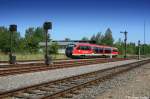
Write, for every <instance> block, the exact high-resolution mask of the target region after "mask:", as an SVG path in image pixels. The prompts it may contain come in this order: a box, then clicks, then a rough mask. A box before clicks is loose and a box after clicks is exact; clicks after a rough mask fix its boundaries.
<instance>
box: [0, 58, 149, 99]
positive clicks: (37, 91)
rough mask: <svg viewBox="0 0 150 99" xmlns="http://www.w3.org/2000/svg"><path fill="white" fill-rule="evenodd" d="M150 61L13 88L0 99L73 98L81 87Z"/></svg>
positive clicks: (0, 95)
mask: <svg viewBox="0 0 150 99" xmlns="http://www.w3.org/2000/svg"><path fill="white" fill-rule="evenodd" d="M149 62H150V59H147V60H142V61H138V62H134V63H129V64H125V65H121V66H116V67H112V68H108V69H103V70H99V71H95V72H91V73H86V74H82V75H78V76H73V77H68V78H64V79H60V80H56V81H51V82H47V83H43V84H38V85H34V86H30V87H26V88H20V89H17V90H11V91H8V92H3V93H0V99H56V98H57V99H58V98H61V97H65V98H66V97H67V98H71V97H73V95H74V94H79V91H78V90H79V89H82V88H85V87H89V86H91V85H93V84H97V83H99V82H103V81H105V80H107V79H110V78H112V77H113V76H116V75H117V74H120V73H123V72H126V71H129V70H131V69H133V68H137V67H139V66H142V65H144V64H146V63H149Z"/></svg>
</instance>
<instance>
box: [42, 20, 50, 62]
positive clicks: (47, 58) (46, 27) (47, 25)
mask: <svg viewBox="0 0 150 99" xmlns="http://www.w3.org/2000/svg"><path fill="white" fill-rule="evenodd" d="M43 27H44V31H45V64H46V65H49V64H52V60H51V57H50V56H48V30H49V29H52V23H51V22H45V23H44V25H43Z"/></svg>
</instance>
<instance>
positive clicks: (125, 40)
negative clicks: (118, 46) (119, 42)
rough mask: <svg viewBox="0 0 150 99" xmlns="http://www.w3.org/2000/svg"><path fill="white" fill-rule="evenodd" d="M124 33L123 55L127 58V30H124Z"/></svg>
mask: <svg viewBox="0 0 150 99" xmlns="http://www.w3.org/2000/svg"><path fill="white" fill-rule="evenodd" d="M124 34H125V39H124V42H125V56H124V58H127V32H126V31H125V32H124Z"/></svg>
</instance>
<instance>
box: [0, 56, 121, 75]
mask: <svg viewBox="0 0 150 99" xmlns="http://www.w3.org/2000/svg"><path fill="white" fill-rule="evenodd" d="M120 60H124V59H120V58H115V59H98V58H97V59H84V60H67V61H60V62H59V61H58V62H54V64H52V65H49V66H47V65H44V64H28V65H26V64H22V65H19V64H16V65H14V66H8V67H5V68H0V76H7V75H14V74H22V73H29V72H38V71H45V70H50V69H58V68H68V67H75V66H82V65H83V66H85V65H90V64H99V63H106V62H113V61H120Z"/></svg>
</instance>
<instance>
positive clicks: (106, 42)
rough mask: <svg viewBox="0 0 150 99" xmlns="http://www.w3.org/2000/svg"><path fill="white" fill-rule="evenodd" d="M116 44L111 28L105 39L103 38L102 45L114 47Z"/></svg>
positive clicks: (107, 31)
mask: <svg viewBox="0 0 150 99" xmlns="http://www.w3.org/2000/svg"><path fill="white" fill-rule="evenodd" d="M113 42H114V39H113V36H112V31H111V29H110V28H108V29H107V30H106V32H105V35H104V37H102V40H101V43H102V44H104V45H109V46H112V45H113Z"/></svg>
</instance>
